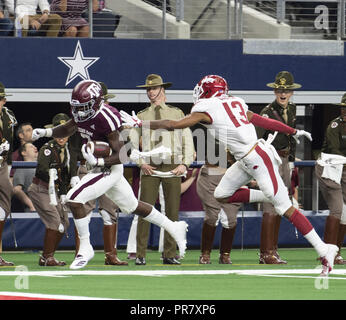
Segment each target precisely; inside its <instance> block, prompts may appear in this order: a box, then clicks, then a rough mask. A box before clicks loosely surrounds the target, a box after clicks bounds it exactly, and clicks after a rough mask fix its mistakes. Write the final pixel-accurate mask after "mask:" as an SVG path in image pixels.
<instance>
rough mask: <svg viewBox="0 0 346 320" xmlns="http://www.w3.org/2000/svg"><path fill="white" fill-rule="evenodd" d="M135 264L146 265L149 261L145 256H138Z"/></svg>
mask: <svg viewBox="0 0 346 320" xmlns="http://www.w3.org/2000/svg"><path fill="white" fill-rule="evenodd" d="M135 264H136V265H137V266H145V265H146V264H147V263H146V261H145V258H136V262H135Z"/></svg>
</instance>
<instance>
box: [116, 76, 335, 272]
mask: <svg viewBox="0 0 346 320" xmlns="http://www.w3.org/2000/svg"><path fill="white" fill-rule="evenodd" d="M228 90H229V89H228V84H227V82H226V80H225V79H224V78H222V77H220V76H217V75H207V76H205V77H203V78H202V79H201V80H200V81H199V83H198V84H197V85H196V86H195V88H194V93H193V98H194V106H193V107H192V109H191V114H189V115H187V116H186V117H185V118H183V119H180V120H153V121H141V120H139V119H138V118H137V116H136V115H135V114H134V113H132V116H130V115H129V114H127V113H126V112H124V111H120V114H121V116H122V120H123V125H124V126H125V127H126V126H129V127H139V126H143V127H144V126H148V127H150V129H159V128H162V129H167V130H174V129H183V128H187V127H191V126H193V125H195V124H197V123H199V122H200V123H202V124H203V125H204V126H205V127H207V128H208V130H209V131H210V133H211V134H212V135H213V136H214V137H215V138H216V139H218V140H219V141H220V142H222V143H224V144H225V145H227V147H228V149H229V150H230V152H231V153H232V154H233V156H234V157H235V159H236V160H237V161H236V163H235V164H233V165H232V166H231V167H230V168H229V169H228V170H227V171H226V173H225V175H224V176H223V178H222V179H221V181H220V183H219V185H218V186H217V188H216V189H215V192H214V196H215V198H216V199H217V200H218V201H221V202H264V201H269V202H271V203H272V204H273V205H274V207H275V210H276V211H277V212H278V213H279V214H280V215H282V216H284V217H286V218H287V219H289V221H290V222H291V223H292V224H293V225H294V226H295V227H296V228H297V230H298V231H300V232H301V233H302V234H303V235H304V237H305V238H306V239H307V240H308V241H309V242H310V244H311V245H312V246H313V247H314V248H315V250H316V251H317V253H318V255H319V257H320V258H321V259H320V260H321V263H322V275H327V274H328V273H329V272H330V271H331V270H332V268H333V265H334V257H335V255H336V253H337V251H338V248H337V246H335V245H331V244H326V243H324V242H323V241H322V240H321V238H320V237H319V236H318V234H317V233H316V231H315V230H314V228H313V227H312V225H311V223H310V222H309V220H308V219H307V218H306V217H305V216H304V215H303V214H302V213H301V212H300V211H299V210H297V209H295V208H294V207H293V206H292V203H291V201H290V199H289V196H288V191H287V188H286V187H285V185H284V183H283V181H282V178H281V176H280V174H279V171H278V167H279V164H280V157H279V156H278V154H277V153H276V150H275V148H274V147H273V146H272V145H271V144H270V142H267V141H264V140H263V139H258V138H257V135H256V130H255V127H254V126H259V127H263V128H265V129H268V130H272V131H279V132H283V133H286V134H290V135H293V137H294V138H295V139H296V140H297V142H298V143H299V140H298V138H299V137H301V136H305V137H307V138H308V139H309V140H312V139H311V135H310V133H309V132H306V131H304V130H297V129H294V128H292V127H289V126H287V125H285V124H283V123H282V122H279V121H277V120H273V119H269V118H264V117H262V116H260V115H258V114H256V113H253V112H251V111H249V110H248V106H247V104H246V103H245V102H244V100H243V99H241V98H238V97H234V96H230V95H229V94H228ZM252 179H255V180H256V181H257V184H258V186H259V188H260V190H261V191H258V190H253V189H248V188H244V187H242V186H244V185H246V184H247V183H248V182H250V180H252Z"/></svg>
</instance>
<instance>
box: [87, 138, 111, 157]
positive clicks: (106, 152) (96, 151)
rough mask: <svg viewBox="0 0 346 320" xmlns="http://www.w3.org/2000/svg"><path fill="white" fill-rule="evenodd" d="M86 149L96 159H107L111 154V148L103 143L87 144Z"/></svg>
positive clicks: (92, 142) (91, 142)
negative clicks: (87, 148) (88, 149)
mask: <svg viewBox="0 0 346 320" xmlns="http://www.w3.org/2000/svg"><path fill="white" fill-rule="evenodd" d="M87 147H89V148H90V150H91V152H92V154H93V155H94V156H95V157H96V158H107V157H109V156H110V155H111V154H112V148H111V147H110V146H109V144H108V143H107V142H104V141H90V142H88V143H87Z"/></svg>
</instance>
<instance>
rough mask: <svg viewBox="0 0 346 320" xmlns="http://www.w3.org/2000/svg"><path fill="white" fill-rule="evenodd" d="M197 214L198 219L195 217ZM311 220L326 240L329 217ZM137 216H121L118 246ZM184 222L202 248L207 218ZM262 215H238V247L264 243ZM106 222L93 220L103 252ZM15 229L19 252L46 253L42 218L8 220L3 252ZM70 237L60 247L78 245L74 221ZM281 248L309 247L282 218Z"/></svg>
mask: <svg viewBox="0 0 346 320" xmlns="http://www.w3.org/2000/svg"><path fill="white" fill-rule="evenodd" d="M194 214H195V215H196V216H194ZM307 215H308V219H309V221H310V222H311V223H312V225H313V226H314V228H315V229H316V231H317V233H318V234H319V235H320V236H321V237H323V229H324V222H325V216H315V215H313V214H312V215H310V213H307ZM132 219H133V216H132V215H131V216H127V215H121V216H120V218H119V224H118V227H119V229H118V230H119V232H118V247H119V248H126V245H127V241H128V235H129V231H130V227H131V223H132ZM180 219H181V220H185V221H186V222H187V223H188V224H189V232H188V236H187V242H188V248H190V249H192V248H200V236H201V230H202V225H203V215H202V216H201V215H200V214H198V213H186V212H182V213H181V214H180ZM261 220H262V214H261V213H260V212H256V211H252V212H251V213H249V212H248V211H247V212H245V217H244V219H242V218H241V216H239V215H238V219H237V229H236V234H235V238H234V242H233V247H234V248H241V247H244V248H258V246H259V241H260V230H261ZM102 229H103V222H102V219H101V218H100V217H92V218H91V222H90V239H91V243H92V245H93V246H94V247H95V248H96V249H101V250H102V249H103V237H102ZM14 230H15V235H16V240H17V245H18V248H17V249H18V250H42V244H43V237H44V232H45V229H44V225H43V223H42V222H41V220H40V219H39V218H31V219H30V218H27V219H25V218H24V219H23V217H21V218H19V219H16V218H14V219H13V220H12V222H11V221H10V220H9V219H8V220H7V221H6V223H5V228H4V233H3V242H2V245H3V249H4V250H15V249H16V248H15V246H14V238H13V231H14ZM67 234H68V238H67V237H66V236H64V237H63V239H62V241H61V242H60V246H59V248H60V249H61V248H64V249H73V248H74V246H75V233H74V223H73V219H72V218H71V219H70V227H69V229H68V231H67ZM159 234H160V230H159V228H158V227H157V226H155V225H152V226H151V231H150V237H149V242H148V246H149V247H151V248H157V246H158V242H159ZM220 234H221V225H219V226H218V228H217V231H216V235H215V240H214V246H215V247H218V244H219V240H220ZM279 246H280V247H305V246H309V243H308V242H307V241H306V240H305V238H304V237H303V236H302V235H301V234H298V235H297V234H296V232H295V228H294V227H293V226H292V224H291V223H290V222H288V221H287V220H286V219H284V218H283V219H282V222H281V227H280V235H279Z"/></svg>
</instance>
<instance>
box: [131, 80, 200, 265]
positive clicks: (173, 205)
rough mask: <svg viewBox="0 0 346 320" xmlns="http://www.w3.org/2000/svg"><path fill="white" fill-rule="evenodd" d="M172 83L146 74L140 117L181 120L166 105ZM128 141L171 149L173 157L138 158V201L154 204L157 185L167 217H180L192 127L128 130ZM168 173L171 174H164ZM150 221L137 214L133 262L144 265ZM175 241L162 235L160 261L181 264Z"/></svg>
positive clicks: (180, 115) (180, 114)
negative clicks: (144, 105)
mask: <svg viewBox="0 0 346 320" xmlns="http://www.w3.org/2000/svg"><path fill="white" fill-rule="evenodd" d="M171 85H172V83H170V82H163V81H162V78H161V76H159V75H157V74H149V75H148V76H147V77H146V81H145V84H144V85H139V86H137V87H138V88H145V89H146V91H147V96H148V98H149V100H150V106H149V107H147V108H146V109H144V110H142V111H140V112H139V113H138V116H139V118H140V119H143V120H154V119H181V118H183V117H184V113H183V111H182V110H181V109H179V108H177V107H173V106H171V105H167V104H166V93H165V89H167V88H169V87H170V86H171ZM130 141H131V142H132V145H133V147H134V149H137V150H139V149H140V141H141V148H142V151H144V152H148V151H150V150H152V149H154V148H155V147H158V146H159V145H163V146H165V147H167V148H170V149H171V150H172V156H171V157H170V158H169V159H167V160H164V161H162V159H161V158H160V156H158V157H151V158H147V159H139V160H138V162H137V164H138V166H140V168H141V184H140V200H141V201H144V202H147V203H149V204H151V205H155V203H156V200H157V198H158V195H159V187H160V184H162V189H163V193H164V199H165V212H166V216H167V217H168V218H169V219H170V220H172V221H178V220H179V206H180V194H181V177H182V176H183V175H184V174H185V173H186V171H187V169H188V167H189V166H190V164H191V163H192V162H193V159H194V151H195V150H194V145H193V139H192V134H191V130H190V129H189V128H187V129H184V130H176V131H174V132H173V131H171V132H169V131H166V132H164V131H162V130H156V131H152V130H142V129H133V130H131V131H130ZM167 172H170V173H171V174H170V175H169V176H167ZM149 228H150V223H149V222H147V221H145V220H144V219H142V218H141V217H138V224H137V252H136V262H135V263H136V264H137V265H145V264H146V260H145V254H146V248H147V246H148V238H149ZM175 257H176V243H175V241H174V239H173V238H172V237H171V236H170V235H169V234H168V233H167V232H166V233H165V235H164V249H163V263H164V264H180V261H178V260H177V259H176V258H175Z"/></svg>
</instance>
